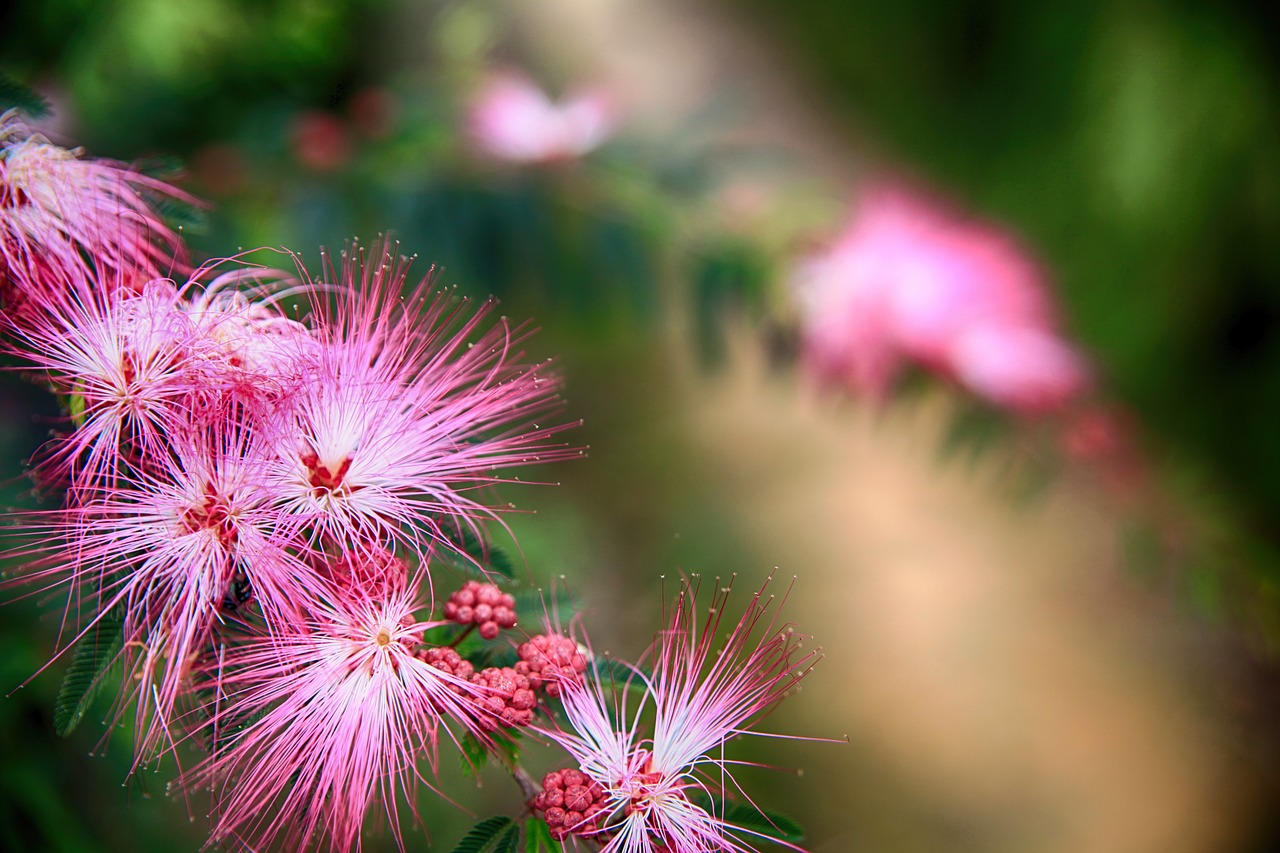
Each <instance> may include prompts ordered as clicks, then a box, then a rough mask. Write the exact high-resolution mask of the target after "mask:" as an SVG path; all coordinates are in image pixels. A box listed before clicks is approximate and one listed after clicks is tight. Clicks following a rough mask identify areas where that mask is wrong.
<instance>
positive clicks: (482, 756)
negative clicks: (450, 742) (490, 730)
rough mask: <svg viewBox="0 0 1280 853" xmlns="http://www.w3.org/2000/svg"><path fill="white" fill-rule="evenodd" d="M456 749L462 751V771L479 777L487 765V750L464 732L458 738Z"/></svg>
mask: <svg viewBox="0 0 1280 853" xmlns="http://www.w3.org/2000/svg"><path fill="white" fill-rule="evenodd" d="M458 748H459V749H461V750H462V770H463V772H465V773H473V774H476V775H479V773H480V771H481V770H483V769H484V766H485V765H486V764H488V763H489V750H487V749H485V748H484V746H483V745H482V744H481V743H480V741H478V740H476V739H475V737H474V736H473V735H472V734H471V733H470V732H465V733H463V735H462V737H460V738H458Z"/></svg>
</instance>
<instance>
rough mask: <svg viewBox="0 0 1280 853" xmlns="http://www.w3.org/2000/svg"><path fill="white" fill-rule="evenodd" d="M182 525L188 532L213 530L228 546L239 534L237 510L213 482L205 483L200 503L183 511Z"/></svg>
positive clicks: (234, 541)
mask: <svg viewBox="0 0 1280 853" xmlns="http://www.w3.org/2000/svg"><path fill="white" fill-rule="evenodd" d="M182 526H183V528H185V529H186V531H187V532H188V533H199V532H200V531H201V530H209V531H212V532H213V534H214V536H216V537H217V539H218V541H219V542H221V543H222V544H223V545H224V546H225V547H228V548H230V547H231V546H233V545H235V543H236V538H237V536H238V531H237V530H236V513H235V510H234V509H232V507H231V504H230V503H229V502H228V501H227V499H226V498H225V497H223V496H222V495H220V494H218V492H217V490H216V489H214V487H213V484H212V483H208V484H206V485H205V493H204V497H203V498H201V500H200V502H199V503H197V504H195V505H193V506H189V507H187V508H186V509H185V510H183V511H182Z"/></svg>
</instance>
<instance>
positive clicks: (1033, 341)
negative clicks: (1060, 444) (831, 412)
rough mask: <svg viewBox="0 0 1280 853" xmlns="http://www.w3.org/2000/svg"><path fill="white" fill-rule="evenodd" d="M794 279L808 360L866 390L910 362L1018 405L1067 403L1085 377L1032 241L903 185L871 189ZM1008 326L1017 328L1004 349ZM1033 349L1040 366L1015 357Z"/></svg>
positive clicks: (885, 383) (877, 389) (876, 389)
mask: <svg viewBox="0 0 1280 853" xmlns="http://www.w3.org/2000/svg"><path fill="white" fill-rule="evenodd" d="M794 288H795V291H796V294H797V298H798V300H799V302H800V306H801V324H802V335H803V339H804V348H805V355H806V358H807V360H808V361H809V362H810V364H811V365H813V366H814V367H815V368H816V369H817V370H818V371H819V372H820V373H822V374H823V375H827V376H836V377H839V378H843V379H846V380H847V381H849V383H850V384H851V385H852V386H853V388H854V389H855V390H857V391H861V392H868V393H872V394H874V395H878V396H883V395H884V394H885V393H886V392H887V390H888V389H889V387H890V385H891V383H892V380H893V378H894V375H895V374H896V372H897V370H898V369H899V368H900V366H901V365H902V364H903V363H904V362H906V361H914V362H916V363H918V364H921V365H923V366H925V367H928V368H930V369H933V370H935V371H937V372H939V373H941V374H943V375H944V376H948V377H950V378H953V379H956V380H957V381H959V382H960V383H961V384H962V385H964V386H965V387H967V388H968V389H969V390H971V391H973V392H975V393H977V394H979V395H981V396H984V397H986V398H987V399H988V400H990V401H991V402H993V403H995V404H996V405H1000V406H1006V407H1010V408H1013V409H1015V410H1019V411H1038V410H1043V409H1047V408H1051V407H1053V406H1057V405H1060V404H1061V403H1062V402H1065V400H1066V398H1067V397H1069V396H1071V395H1073V394H1075V393H1076V392H1077V391H1079V390H1080V389H1081V388H1082V387H1083V384H1084V383H1083V379H1084V371H1083V359H1082V357H1080V356H1079V355H1078V354H1077V353H1075V352H1074V350H1073V349H1072V348H1071V347H1070V346H1069V345H1068V344H1066V343H1065V342H1064V341H1062V340H1061V339H1060V337H1059V336H1058V335H1057V332H1056V331H1055V327H1056V317H1055V313H1054V311H1053V307H1052V305H1051V299H1050V294H1049V290H1048V285H1047V283H1046V281H1045V278H1044V275H1043V274H1042V273H1041V271H1040V269H1039V268H1038V266H1037V265H1036V264H1035V263H1034V262H1032V261H1031V259H1030V257H1029V256H1028V255H1027V253H1026V252H1025V250H1023V249H1022V248H1021V247H1020V246H1018V245H1017V243H1016V242H1014V241H1013V239H1012V238H1011V237H1009V236H1008V235H1006V234H1004V233H1003V232H1001V231H999V230H997V229H995V228H993V227H991V226H988V225H985V224H982V223H974V222H970V221H967V220H965V219H962V218H961V217H959V216H957V215H956V214H953V213H951V212H950V211H948V210H947V209H946V208H945V207H944V206H942V205H941V204H939V203H936V202H933V201H929V200H926V199H924V198H922V197H920V196H917V195H914V194H912V193H909V192H907V191H904V190H902V189H899V188H896V187H894V186H892V185H877V186H874V187H872V188H871V189H869V190H867V191H866V192H864V194H863V196H862V199H861V201H860V203H859V206H858V210H857V214H856V216H855V218H854V220H853V222H852V223H851V224H850V226H849V227H848V229H847V230H846V231H845V232H844V234H842V235H841V237H840V238H839V239H838V240H837V241H836V242H835V244H834V245H833V246H832V248H831V249H830V250H829V251H828V252H827V253H826V254H824V255H822V256H819V257H818V258H814V259H810V260H808V261H806V262H805V263H803V264H802V265H801V266H800V267H799V271H798V274H797V275H796V276H795V284H794ZM1002 330H1009V332H1010V334H1009V336H1008V340H1007V341H1006V342H1005V343H1004V344H1003V345H1002V347H1001V348H996V347H994V346H992V344H993V341H994V338H993V335H994V334H996V333H997V332H999V331H1002ZM1022 356H1030V357H1032V358H1033V361H1034V366H1033V365H1032V364H1030V363H1029V364H1028V365H1027V369H1026V370H1025V371H1023V372H1021V373H1020V372H1019V369H1018V366H1017V365H1014V364H1010V363H1008V361H1007V360H1008V359H1010V358H1014V359H1016V358H1019V357H1022ZM992 359H994V360H995V361H994V362H993V361H992ZM997 374H998V375H997ZM1019 379H1022V380H1023V383H1024V384H1023V385H1021V386H1016V383H1017V382H1018V381H1019ZM1011 383H1013V384H1011Z"/></svg>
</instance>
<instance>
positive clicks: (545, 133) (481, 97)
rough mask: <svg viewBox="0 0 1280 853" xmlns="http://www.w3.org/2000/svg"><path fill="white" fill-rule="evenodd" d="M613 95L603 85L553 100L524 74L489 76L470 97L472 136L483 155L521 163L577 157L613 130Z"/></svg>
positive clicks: (508, 73)
mask: <svg viewBox="0 0 1280 853" xmlns="http://www.w3.org/2000/svg"><path fill="white" fill-rule="evenodd" d="M614 123H615V118H614V105H613V99H612V98H611V97H610V95H609V94H608V93H607V92H605V91H604V90H603V89H599V88H596V89H591V90H587V91H582V92H578V93H576V94H571V95H570V96H568V97H567V98H566V99H565V100H564V101H562V102H561V103H558V104H556V103H552V102H551V100H550V99H549V98H548V97H547V95H546V93H544V92H543V91H542V90H541V89H539V88H538V87H537V85H536V84H534V83H533V81H531V80H529V79H528V78H527V77H525V76H523V75H521V74H517V73H514V72H507V73H503V74H498V75H495V76H493V77H492V78H491V79H490V80H489V81H488V82H487V84H486V85H485V86H484V87H483V88H482V89H481V90H480V91H479V92H478V93H477V94H476V96H475V97H474V98H473V99H472V102H471V106H470V115H469V128H470V132H471V136H472V137H473V138H474V139H475V141H476V142H477V143H478V144H479V145H480V147H481V148H483V149H484V150H485V151H486V152H487V153H488V154H490V155H491V156H494V157H498V158H500V159H503V160H511V161H515V162H520V163H546V162H551V161H556V160H571V159H574V158H576V157H581V156H582V155H583V154H586V153H587V152H589V151H592V150H593V149H595V148H596V147H598V146H599V145H600V144H601V143H602V142H604V141H605V140H606V139H608V138H609V136H610V135H612V133H613V130H614Z"/></svg>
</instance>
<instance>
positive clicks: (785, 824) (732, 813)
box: [689, 792, 804, 844]
mask: <svg viewBox="0 0 1280 853" xmlns="http://www.w3.org/2000/svg"><path fill="white" fill-rule="evenodd" d="M689 799H690V800H691V801H692V802H693V803H694V804H695V805H697V806H699V807H701V808H704V809H706V810H707V811H709V812H710V813H711V814H713V815H716V816H717V817H719V818H720V819H721V820H723V821H725V822H726V823H728V824H731V825H733V826H737V827H741V828H742V829H744V830H746V831H747V832H748V833H750V834H758V835H762V836H764V837H766V838H775V839H777V840H778V841H783V842H786V843H788V844H796V843H798V842H800V841H803V840H804V828H803V827H802V826H800V824H799V823H798V822H797V821H796V820H795V818H793V817H789V816H788V815H785V814H783V813H782V812H777V811H774V810H773V809H758V808H756V807H755V806H753V805H752V804H751V803H738V802H732V801H730V800H726V799H724V798H723V797H711V796H708V795H707V794H706V793H704V792H698V793H696V794H693V795H691V796H690V797H689Z"/></svg>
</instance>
